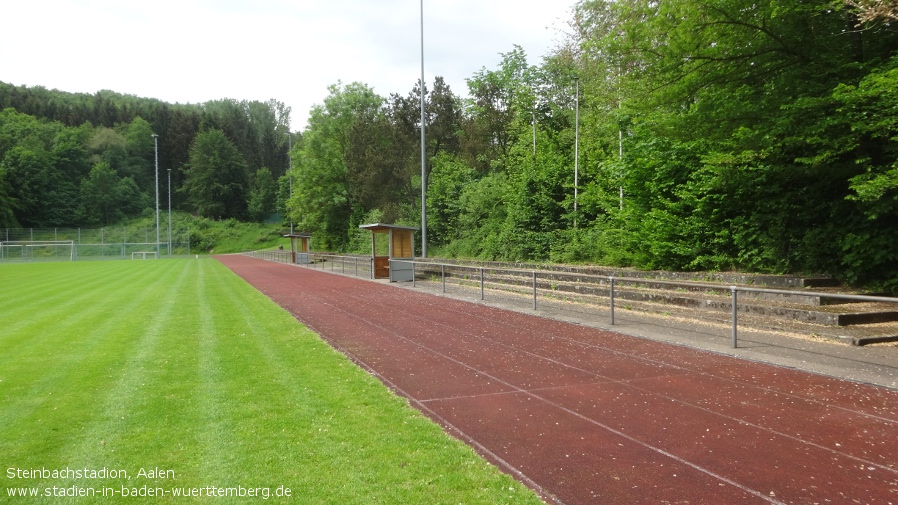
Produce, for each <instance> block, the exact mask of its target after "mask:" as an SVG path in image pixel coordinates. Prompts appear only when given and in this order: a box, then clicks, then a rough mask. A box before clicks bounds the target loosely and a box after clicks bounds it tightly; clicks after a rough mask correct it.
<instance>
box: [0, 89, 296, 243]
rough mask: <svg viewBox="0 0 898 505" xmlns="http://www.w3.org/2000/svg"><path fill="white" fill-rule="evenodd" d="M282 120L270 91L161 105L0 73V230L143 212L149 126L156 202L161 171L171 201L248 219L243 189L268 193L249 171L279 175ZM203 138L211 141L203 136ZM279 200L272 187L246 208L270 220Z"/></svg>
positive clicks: (163, 192) (147, 198)
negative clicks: (27, 82)
mask: <svg viewBox="0 0 898 505" xmlns="http://www.w3.org/2000/svg"><path fill="white" fill-rule="evenodd" d="M289 117H290V110H289V109H288V108H286V107H285V106H284V105H283V104H281V103H278V102H276V101H274V100H271V101H269V102H265V103H262V102H237V101H235V100H218V101H211V102H207V103H205V104H201V105H180V104H176V105H169V104H165V103H162V102H159V101H158V100H152V99H144V98H137V97H133V96H128V95H119V94H116V93H112V92H109V91H101V92H99V93H97V94H95V95H86V94H75V93H65V92H62V91H56V90H53V91H49V90H46V89H44V88H40V87H35V88H27V87H17V86H12V85H9V84H5V83H2V82H0V228H3V227H19V226H22V227H40V228H46V227H56V226H104V225H108V224H112V223H116V222H118V221H120V220H122V219H125V218H131V217H135V216H139V215H146V214H147V213H150V212H152V211H153V208H154V206H155V200H156V156H157V149H156V148H157V144H156V143H154V139H153V134H154V133H155V134H157V135H158V139H157V140H158V162H159V166H158V168H159V173H158V177H159V180H158V184H159V192H160V206H161V207H163V208H165V207H167V204H168V201H167V199H168V177H169V171H170V176H171V186H172V206H173V207H174V208H175V209H182V210H189V211H194V212H197V213H198V214H199V215H202V216H206V217H212V218H228V217H238V218H246V217H247V216H248V199H249V196H250V194H251V193H252V192H259V191H263V192H267V193H270V192H271V187H270V184H269V183H270V181H268V180H262V179H258V178H257V177H255V175H256V173H257V171H258V170H260V169H263V168H265V169H267V170H268V173H269V175H270V177H272V178H273V179H274V180H277V179H278V178H282V177H283V178H286V177H285V175H286V173H287V169H288V158H287V145H288V139H287V133H288V132H289V127H288V125H289ZM210 132H218V133H217V134H212V133H210ZM207 135H216V136H217V138H216V139H215V141H210V139H209V138H208V137H207V138H206V141H205V142H202V140H203V136H207ZM198 140H199V141H200V142H199V144H200V145H199V146H197V142H198ZM192 158H195V159H192ZM220 160H221V161H222V162H223V163H225V164H224V165H223V166H225V167H227V169H226V170H221V171H219V166H218V163H219V161H220ZM192 166H193V167H195V169H194V170H191V167H192ZM210 170H211V171H212V172H213V173H214V175H213V174H210ZM191 174H193V176H192V177H191ZM210 175H212V179H209V176H210ZM191 180H193V181H194V184H190V181H191ZM256 181H262V182H261V184H268V186H267V187H266V188H265V189H260V188H258V187H256V184H255V183H256ZM207 184H213V186H214V187H206V186H207ZM211 200H215V201H214V202H213V201H211ZM276 204H277V201H276V200H275V199H273V198H271V197H270V195H269V196H266V197H265V198H262V199H258V200H257V201H256V202H255V207H254V208H253V217H255V218H257V219H259V220H262V219H265V218H267V217H268V216H270V215H271V214H273V213H274V212H275V211H276V210H277V208H276Z"/></svg>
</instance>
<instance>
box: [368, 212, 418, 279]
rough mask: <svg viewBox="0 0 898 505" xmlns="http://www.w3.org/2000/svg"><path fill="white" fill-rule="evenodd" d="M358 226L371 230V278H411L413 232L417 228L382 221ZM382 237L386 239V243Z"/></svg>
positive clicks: (413, 270) (412, 267) (412, 273)
mask: <svg viewBox="0 0 898 505" xmlns="http://www.w3.org/2000/svg"><path fill="white" fill-rule="evenodd" d="M359 228H362V229H365V230H371V262H372V274H371V275H372V277H373V278H375V279H390V282H402V281H411V280H413V277H414V275H415V269H414V264H413V263H411V260H413V259H415V235H414V233H415V232H416V231H418V228H415V227H412V226H398V225H394V224H382V223H374V224H363V225H361V226H359ZM384 239H386V240H387V241H388V242H387V243H386V244H384V243H383V240H384ZM384 246H386V247H384ZM384 252H386V255H384ZM402 260H406V261H402Z"/></svg>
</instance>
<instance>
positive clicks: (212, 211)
mask: <svg viewBox="0 0 898 505" xmlns="http://www.w3.org/2000/svg"><path fill="white" fill-rule="evenodd" d="M501 56H502V59H501V62H500V63H499V65H498V66H497V68H492V69H488V68H486V67H484V68H482V69H481V70H480V71H479V72H477V73H475V75H473V76H471V77H470V78H469V79H468V80H467V85H468V89H467V94H466V96H462V95H459V94H456V92H455V91H453V90H451V89H450V88H449V87H448V86H447V85H446V83H445V82H444V80H443V79H441V78H439V77H437V78H436V79H435V80H434V82H433V83H429V84H428V83H425V84H424V86H425V116H426V123H425V133H426V143H425V149H424V151H425V160H424V161H425V177H424V180H423V181H422V177H421V146H420V128H421V124H420V122H421V120H420V117H421V110H420V104H419V99H420V98H419V97H420V89H421V88H420V87H421V85H422V83H421V82H417V83H410V84H413V87H412V89H411V90H410V91H409V92H408V93H406V94H403V93H393V94H390V95H389V96H387V97H383V96H379V95H378V94H376V93H375V92H374V91H373V89H372V88H371V87H370V86H368V85H366V84H364V82H363V81H359V82H352V83H348V84H346V83H342V82H338V83H335V84H333V85H332V86H330V87H329V88H328V90H327V95H326V96H325V97H324V98H323V100H322V102H321V103H320V104H318V105H316V106H314V107H313V108H312V110H311V111H310V113H309V120H308V123H307V125H305V127H304V128H303V129H302V131H300V132H296V133H294V134H290V133H289V128H288V127H287V125H288V124H289V114H290V111H289V109H288V108H286V107H284V106H283V105H282V104H280V103H278V102H277V101H274V100H272V101H270V102H268V103H259V102H249V103H247V102H237V101H235V100H220V101H215V102H209V103H206V104H199V105H179V104H174V105H172V104H166V103H161V102H158V101H154V100H150V99H141V98H137V97H132V96H127V95H119V94H116V93H113V92H100V93H97V94H96V95H77V94H67V93H63V92H59V91H55V90H53V91H48V90H46V89H42V88H31V89H27V88H22V87H15V86H11V85H5V84H0V108H2V109H3V112H2V113H0V227H4V226H57V225H58V226H63V225H74V224H81V225H88V224H91V223H93V224H102V223H104V222H111V221H114V220H116V219H122V218H125V217H128V216H133V215H139V214H141V213H146V212H147V211H148V209H149V208H150V207H152V198H153V197H154V195H153V194H152V189H153V180H152V177H153V168H154V167H153V163H154V146H153V138H152V136H151V135H152V133H156V134H158V135H159V137H158V141H159V146H158V147H159V164H160V167H162V168H161V170H162V171H166V170H167V169H171V176H172V185H173V188H175V190H174V195H175V196H174V197H173V201H174V203H173V205H175V206H176V208H178V209H180V210H185V211H190V212H193V213H196V214H198V215H202V216H206V217H211V218H215V219H229V218H234V219H240V220H261V219H264V218H265V217H266V216H268V215H270V214H272V213H274V212H277V211H280V212H281V213H282V214H283V215H284V216H285V221H286V220H289V221H292V222H293V223H294V225H295V227H296V228H297V229H300V230H303V231H307V232H311V233H312V234H313V237H314V238H313V243H314V244H313V247H315V248H316V249H318V250H330V251H363V250H365V248H366V246H367V242H366V237H365V236H364V234H361V233H359V230H358V225H359V224H363V223H365V222H372V221H383V222H394V223H397V224H408V225H414V226H419V225H420V222H421V210H422V209H421V194H422V190H423V191H424V192H425V198H426V218H427V247H428V255H430V256H444V257H465V258H477V259H491V260H515V261H538V262H542V261H551V262H576V263H594V264H605V265H626V266H634V267H638V268H644V269H676V270H696V271H699V270H713V271H717V270H747V271H755V272H773V273H784V272H795V273H829V274H832V275H835V276H837V277H838V278H839V279H841V280H842V281H844V282H846V283H849V284H853V285H858V286H864V287H867V288H869V289H875V290H881V291H888V292H892V293H895V292H898V248H896V247H895V244H896V241H898V215H896V214H898V91H896V90H898V6H896V5H895V4H894V2H883V1H881V0H831V1H825V0H824V1H815V2H804V1H796V0H780V1H776V2H764V3H756V2H748V1H745V0H682V1H678V2H662V3H659V2H656V1H654V0H652V1H649V0H619V1H610V0H580V1H579V2H577V3H576V4H575V5H574V7H573V9H572V11H571V19H570V20H569V30H568V32H567V34H566V38H565V39H564V40H563V41H561V42H559V44H558V47H556V48H554V49H553V50H552V51H551V53H550V54H549V55H548V56H546V57H544V58H543V60H542V61H541V62H539V63H538V64H532V63H530V62H528V60H527V55H526V54H525V53H524V51H523V50H522V49H521V48H520V47H512V48H509V52H507V53H505V54H503V55H501ZM288 147H292V149H291V150H290V152H289V156H288V152H287V151H288ZM290 166H292V171H290V170H289V167H290ZM160 177H161V175H160ZM418 244H419V248H420V240H419V241H418ZM419 252H421V251H420V249H419Z"/></svg>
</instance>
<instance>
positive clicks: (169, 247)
mask: <svg viewBox="0 0 898 505" xmlns="http://www.w3.org/2000/svg"><path fill="white" fill-rule="evenodd" d="M168 256H169V257H171V169H170V168H169V169H168Z"/></svg>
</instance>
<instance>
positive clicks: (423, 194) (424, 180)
mask: <svg viewBox="0 0 898 505" xmlns="http://www.w3.org/2000/svg"><path fill="white" fill-rule="evenodd" d="M424 121H425V116H424V0H421V257H422V258H426V257H427V160H426V159H425V157H424V156H425V154H426V146H425V145H424V139H425V137H424Z"/></svg>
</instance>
